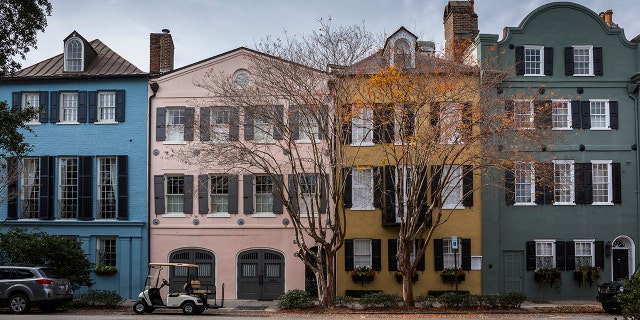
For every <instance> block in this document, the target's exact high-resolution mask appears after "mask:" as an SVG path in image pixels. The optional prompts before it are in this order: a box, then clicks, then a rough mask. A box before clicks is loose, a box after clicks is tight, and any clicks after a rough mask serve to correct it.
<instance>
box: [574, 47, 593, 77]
mask: <svg viewBox="0 0 640 320" xmlns="http://www.w3.org/2000/svg"><path fill="white" fill-rule="evenodd" d="M573 75H593V47H592V46H573Z"/></svg>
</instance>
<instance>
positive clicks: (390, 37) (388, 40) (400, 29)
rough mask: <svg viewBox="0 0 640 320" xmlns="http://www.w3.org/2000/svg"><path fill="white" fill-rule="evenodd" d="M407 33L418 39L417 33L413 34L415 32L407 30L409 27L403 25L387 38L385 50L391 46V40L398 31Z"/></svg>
mask: <svg viewBox="0 0 640 320" xmlns="http://www.w3.org/2000/svg"><path fill="white" fill-rule="evenodd" d="M401 32H402V33H407V34H408V35H409V36H411V37H413V40H414V41H416V40H418V36H416V35H415V34H413V32H411V31H409V30H407V28H405V27H404V26H401V27H400V28H399V29H398V30H396V32H394V33H392V34H391V35H390V36H388V37H387V40H386V41H385V42H384V48H383V50H384V51H387V46H389V42H390V41H391V39H393V37H394V36H395V35H396V34H398V33H401Z"/></svg>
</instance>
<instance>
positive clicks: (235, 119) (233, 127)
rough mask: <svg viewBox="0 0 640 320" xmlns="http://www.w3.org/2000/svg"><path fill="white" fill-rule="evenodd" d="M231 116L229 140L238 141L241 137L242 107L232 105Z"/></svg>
mask: <svg viewBox="0 0 640 320" xmlns="http://www.w3.org/2000/svg"><path fill="white" fill-rule="evenodd" d="M230 109H231V114H230V118H229V122H230V123H229V140H231V141H238V140H239V139H240V108H238V107H231V108H230Z"/></svg>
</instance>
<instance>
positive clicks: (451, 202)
mask: <svg viewBox="0 0 640 320" xmlns="http://www.w3.org/2000/svg"><path fill="white" fill-rule="evenodd" d="M445 176H449V180H448V181H446V184H445V185H444V186H443V188H442V195H441V197H442V199H443V201H442V209H464V206H463V205H462V199H463V198H464V190H463V188H462V166H460V165H445V166H443V167H442V176H441V179H444V178H445ZM445 197H446V198H445Z"/></svg>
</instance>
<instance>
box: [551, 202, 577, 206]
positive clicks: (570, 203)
mask: <svg viewBox="0 0 640 320" xmlns="http://www.w3.org/2000/svg"><path fill="white" fill-rule="evenodd" d="M553 205H554V206H575V205H576V203H575V202H554V203H553Z"/></svg>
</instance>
